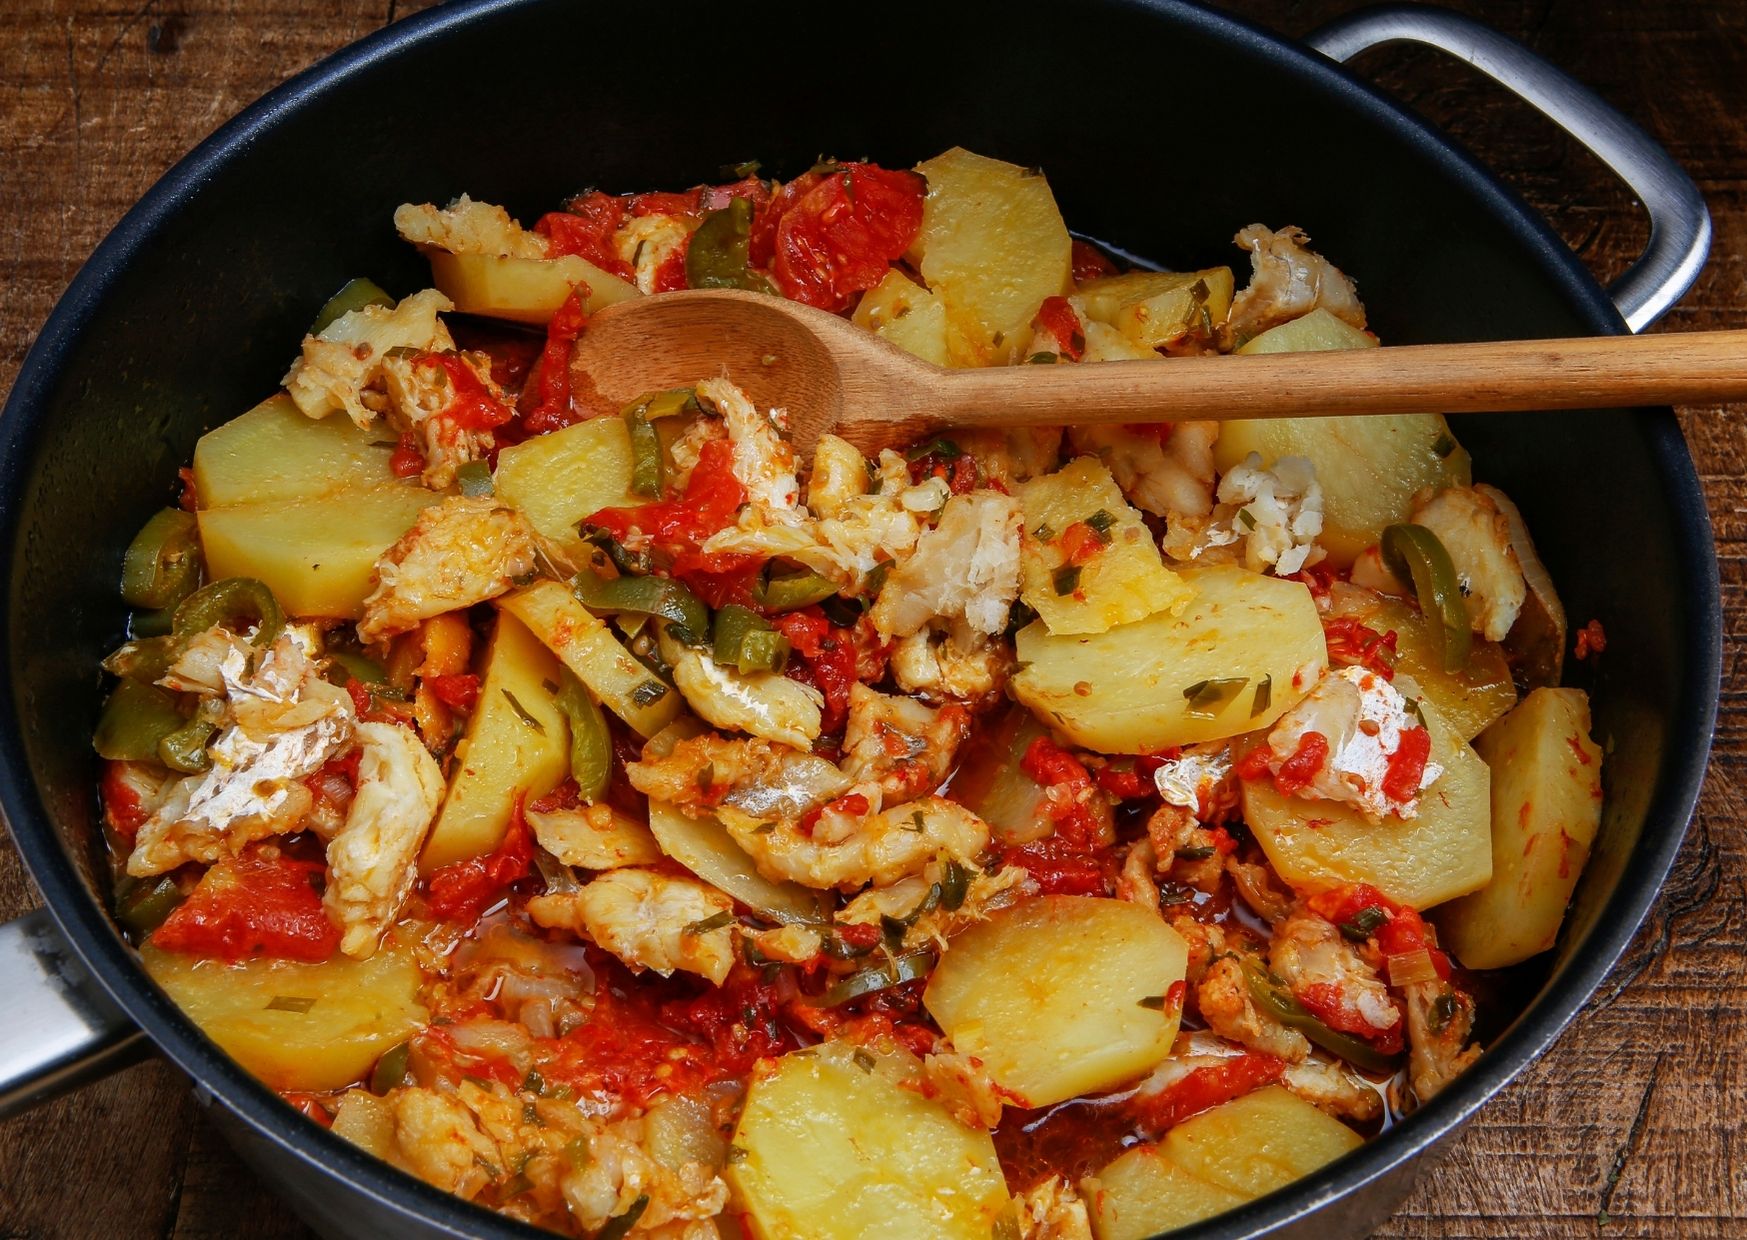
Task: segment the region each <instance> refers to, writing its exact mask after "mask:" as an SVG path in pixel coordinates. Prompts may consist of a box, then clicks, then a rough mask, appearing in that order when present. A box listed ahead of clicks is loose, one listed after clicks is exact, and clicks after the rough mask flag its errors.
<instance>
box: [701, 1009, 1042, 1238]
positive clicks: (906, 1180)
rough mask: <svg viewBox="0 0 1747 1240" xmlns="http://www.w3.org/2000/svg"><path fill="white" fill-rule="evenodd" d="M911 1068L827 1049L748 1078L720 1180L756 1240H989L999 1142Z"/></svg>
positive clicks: (761, 1068)
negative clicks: (926, 1088)
mask: <svg viewBox="0 0 1747 1240" xmlns="http://www.w3.org/2000/svg"><path fill="white" fill-rule="evenodd" d="M918 1084H919V1080H918V1072H917V1065H916V1062H915V1060H914V1059H913V1058H911V1057H909V1056H907V1055H901V1054H890V1055H887V1054H879V1053H876V1052H874V1051H871V1050H868V1049H865V1048H861V1047H853V1048H852V1047H850V1046H847V1045H844V1044H843V1043H839V1042H826V1043H824V1044H823V1045H820V1046H816V1047H813V1048H811V1049H809V1050H803V1051H795V1052H792V1053H790V1054H788V1055H784V1056H783V1057H782V1058H781V1059H779V1060H776V1061H775V1062H772V1061H769V1060H766V1061H764V1062H763V1063H760V1064H759V1065H758V1067H757V1068H755V1069H754V1070H753V1078H752V1084H751V1087H750V1088H749V1089H748V1090H747V1094H746V1105H745V1108H744V1109H743V1110H742V1112H741V1114H740V1124H739V1127H738V1128H736V1129H735V1133H734V1145H733V1147H732V1149H731V1150H730V1154H729V1159H728V1165H727V1169H726V1172H725V1174H726V1176H727V1179H728V1184H729V1187H730V1188H731V1189H732V1190H733V1192H734V1206H735V1208H736V1209H737V1210H739V1211H743V1212H744V1214H745V1216H746V1221H747V1222H748V1223H749V1225H750V1230H751V1233H752V1234H753V1235H754V1236H757V1237H759V1238H760V1240H914V1238H915V1237H920V1236H927V1237H929V1238H930V1240H989V1237H990V1236H991V1235H999V1234H1001V1233H1000V1232H999V1230H998V1229H997V1223H998V1222H1000V1221H1002V1220H1003V1219H1008V1220H1010V1219H1011V1211H1012V1201H1011V1199H1010V1198H1009V1197H1008V1195H1007V1183H1006V1180H1005V1179H1004V1178H1003V1176H1002V1174H1001V1165H1000V1163H999V1161H997V1159H996V1157H995V1142H994V1140H993V1139H992V1138H991V1137H990V1136H989V1134H988V1133H986V1132H981V1131H978V1130H974V1129H970V1128H966V1127H965V1126H964V1125H962V1124H960V1123H959V1122H958V1121H957V1120H955V1119H954V1118H953V1117H952V1116H951V1114H950V1113H948V1111H947V1109H946V1107H944V1106H943V1105H942V1104H941V1103H939V1102H938V1101H935V1100H933V1099H930V1098H925V1097H923V1096H922V1093H921V1092H920V1090H919V1089H918V1088H906V1085H910V1086H915V1085H918Z"/></svg>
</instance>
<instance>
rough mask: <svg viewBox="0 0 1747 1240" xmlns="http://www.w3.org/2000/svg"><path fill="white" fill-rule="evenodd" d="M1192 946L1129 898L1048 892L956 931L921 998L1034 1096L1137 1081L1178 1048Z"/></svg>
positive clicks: (1002, 1074) (998, 1072) (958, 1038)
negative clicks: (1177, 990) (1179, 999)
mask: <svg viewBox="0 0 1747 1240" xmlns="http://www.w3.org/2000/svg"><path fill="white" fill-rule="evenodd" d="M1187 959H1188V952H1187V949H1186V948H1185V946H1184V944H1183V940H1182V939H1181V938H1179V937H1178V935H1177V932H1176V931H1175V930H1172V929H1171V928H1170V927H1169V926H1167V925H1166V924H1165V923H1164V922H1163V921H1161V920H1160V919H1159V917H1158V915H1157V914H1156V913H1154V912H1152V911H1151V910H1149V909H1145V908H1142V907H1141V906H1140V905H1138V904H1131V903H1129V902H1128V901H1126V900H1104V899H1097V898H1094V897H1091V896H1040V897H1038V898H1036V899H1032V900H1026V901H1024V902H1023V903H1020V904H1017V905H1014V906H1013V907H1012V908H1009V909H1004V910H1002V911H1001V912H998V913H996V914H995V915H994V916H993V917H991V918H990V919H989V920H988V921H985V922H982V923H980V924H978V925H975V926H973V927H971V928H970V929H969V930H966V931H965V932H964V933H963V934H960V935H959V936H958V937H956V938H954V939H953V940H952V945H951V946H950V947H948V948H947V951H946V954H945V955H944V956H943V957H942V958H941V961H940V964H939V965H938V966H937V967H936V968H935V970H934V974H933V976H932V977H930V978H929V979H928V989H927V991H926V992H925V994H924V1002H925V1003H926V1004H927V1006H928V1010H929V1012H930V1013H931V1014H932V1015H933V1016H934V1019H935V1020H937V1021H939V1022H940V1027H941V1028H942V1029H944V1030H945V1031H946V1033H947V1036H948V1037H950V1038H951V1039H952V1044H953V1046H954V1047H956V1048H957V1049H958V1050H959V1051H962V1052H963V1053H964V1054H967V1055H973V1056H975V1057H976V1058H978V1059H980V1060H982V1061H983V1065H984V1067H985V1068H987V1070H988V1073H989V1076H990V1077H991V1078H992V1079H993V1080H994V1081H995V1083H996V1084H997V1085H999V1086H1001V1087H1002V1088H1003V1089H1005V1090H1009V1091H1011V1092H1012V1093H1013V1094H1014V1095H1016V1096H1017V1097H1018V1098H1020V1099H1022V1100H1023V1101H1022V1103H1021V1105H1023V1106H1027V1107H1041V1106H1048V1105H1050V1104H1051V1103H1055V1102H1060V1101H1061V1100H1062V1099H1064V1098H1072V1097H1074V1096H1075V1095H1076V1094H1084V1093H1095V1092H1097V1091H1099V1090H1104V1089H1111V1088H1113V1087H1115V1086H1117V1085H1120V1084H1122V1083H1123V1082H1125V1081H1131V1080H1134V1079H1135V1078H1136V1077H1139V1076H1142V1075H1144V1074H1145V1073H1147V1072H1148V1071H1150V1070H1151V1069H1152V1068H1154V1067H1155V1066H1157V1065H1158V1064H1159V1062H1160V1061H1162V1060H1163V1059H1164V1058H1165V1056H1167V1055H1168V1054H1170V1051H1171V1039H1172V1038H1174V1037H1176V1036H1177V1021H1178V1017H1179V1015H1180V1007H1181V1005H1180V1004H1171V1003H1168V1002H1166V996H1168V995H1169V993H1170V991H1171V988H1172V987H1173V986H1174V985H1176V984H1177V983H1179V982H1181V981H1182V980H1183V971H1184V966H1185V964H1186V962H1187Z"/></svg>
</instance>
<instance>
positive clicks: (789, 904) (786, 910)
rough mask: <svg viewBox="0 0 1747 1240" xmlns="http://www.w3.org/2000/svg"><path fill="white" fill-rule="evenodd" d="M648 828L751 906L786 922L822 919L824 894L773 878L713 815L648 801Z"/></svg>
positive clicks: (666, 848)
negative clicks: (695, 814)
mask: <svg viewBox="0 0 1747 1240" xmlns="http://www.w3.org/2000/svg"><path fill="white" fill-rule="evenodd" d="M649 830H650V831H651V832H653V833H654V835H655V842H656V843H657V844H659V845H660V846H661V851H662V852H664V853H666V854H667V855H668V856H670V857H672V858H673V859H674V860H675V861H677V862H679V863H680V864H681V865H683V866H684V867H685V868H686V869H688V870H690V871H691V872H692V873H693V874H696V875H697V876H698V877H699V878H701V879H703V880H704V881H705V882H706V883H709V884H710V885H711V886H712V887H715V888H717V889H718V890H721V891H725V892H727V893H728V894H729V895H731V896H733V897H734V898H735V899H736V900H738V901H740V903H742V904H744V905H746V907H748V908H750V909H753V910H755V911H757V912H759V913H763V914H764V915H765V916H766V917H771V918H774V919H775V920H777V921H781V922H805V923H818V922H820V921H822V920H823V919H824V915H823V914H822V913H821V912H820V911H819V894H818V893H817V892H815V891H812V890H810V889H808V888H806V887H803V886H801V885H800V884H799V883H777V882H772V881H771V880H770V879H768V878H766V877H765V876H764V875H762V874H760V873H759V872H758V866H757V865H756V864H755V863H754V862H753V860H752V858H751V857H749V856H747V855H746V851H745V850H744V849H742V848H741V847H740V845H738V844H736V843H735V842H734V840H733V837H732V836H730V835H729V834H728V828H726V827H724V826H723V825H722V824H721V822H719V821H718V820H717V819H716V818H714V817H708V818H692V817H690V816H688V815H686V814H683V813H681V812H680V811H679V810H677V809H675V808H674V807H673V806H671V805H666V804H663V803H662V802H660V801H651V802H649Z"/></svg>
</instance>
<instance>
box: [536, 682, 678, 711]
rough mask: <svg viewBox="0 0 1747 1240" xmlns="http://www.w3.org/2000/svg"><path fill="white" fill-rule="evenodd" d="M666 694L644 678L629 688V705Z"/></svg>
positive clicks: (647, 702) (646, 703)
mask: <svg viewBox="0 0 1747 1240" xmlns="http://www.w3.org/2000/svg"><path fill="white" fill-rule="evenodd" d="M506 692H507V690H506ZM666 696H667V686H666V685H664V684H662V683H661V682H660V681H659V680H645V681H644V682H643V683H642V684H640V685H638V686H637V687H636V688H635V689H633V690H631V705H633V706H653V705H655V703H657V702H659V701H660V700H661V699H662V698H664V697H666Z"/></svg>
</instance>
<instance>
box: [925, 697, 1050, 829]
mask: <svg viewBox="0 0 1747 1240" xmlns="http://www.w3.org/2000/svg"><path fill="white" fill-rule="evenodd" d="M1048 733H1049V729H1048V728H1046V727H1044V726H1043V724H1041V723H1039V722H1038V720H1037V716H1036V715H1034V714H1032V713H1031V712H1030V711H1028V710H1026V709H1025V708H1024V707H1023V706H1019V705H1011V706H1008V707H1007V709H1006V710H1005V711H1004V712H1003V713H1002V714H1001V715H1000V716H999V717H998V718H994V717H988V716H985V718H984V721H983V722H982V723H981V724H980V725H979V726H978V728H977V730H976V731H975V732H973V733H972V734H971V739H970V741H969V742H968V743H967V744H966V745H965V747H964V748H963V749H962V750H960V751H959V762H958V770H957V772H956V773H954V775H953V777H952V792H951V796H952V799H953V800H955V801H957V802H958V803H959V804H960V805H962V806H964V807H965V808H966V809H968V810H970V811H971V813H973V814H975V815H976V816H977V817H978V818H981V819H982V820H983V821H984V822H986V823H988V824H989V826H990V828H991V829H992V830H993V831H994V834H995V838H996V839H997V840H999V841H1000V842H1001V843H1003V844H1029V843H1031V842H1032V841H1033V840H1038V839H1042V838H1043V837H1044V836H1046V835H1048V834H1049V833H1050V832H1051V831H1053V830H1055V824H1054V823H1053V822H1051V821H1050V817H1049V815H1048V814H1046V813H1045V812H1044V802H1045V801H1047V800H1048V799H1049V798H1048V794H1047V793H1046V792H1045V791H1044V788H1043V785H1042V784H1040V783H1038V782H1037V781H1036V780H1035V779H1033V778H1031V776H1029V775H1027V774H1026V773H1025V769H1024V765H1023V763H1024V760H1025V751H1026V750H1028V749H1030V748H1031V742H1032V741H1034V740H1036V739H1037V738H1038V737H1040V736H1046V735H1048Z"/></svg>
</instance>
